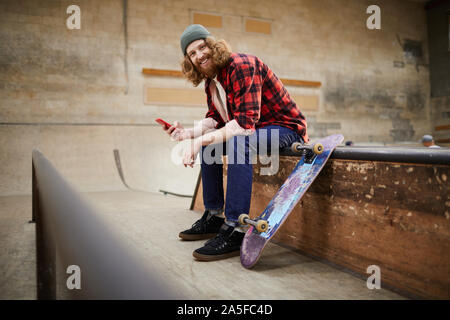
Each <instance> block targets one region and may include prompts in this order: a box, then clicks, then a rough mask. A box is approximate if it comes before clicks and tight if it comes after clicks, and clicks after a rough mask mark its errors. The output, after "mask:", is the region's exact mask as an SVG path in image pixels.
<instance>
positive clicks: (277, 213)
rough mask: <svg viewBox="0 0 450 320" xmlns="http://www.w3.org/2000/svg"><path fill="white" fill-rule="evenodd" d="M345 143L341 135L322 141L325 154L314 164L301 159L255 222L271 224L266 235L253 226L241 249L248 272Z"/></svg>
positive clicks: (242, 262) (242, 258)
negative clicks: (336, 150) (332, 155)
mask: <svg viewBox="0 0 450 320" xmlns="http://www.w3.org/2000/svg"><path fill="white" fill-rule="evenodd" d="M343 141H344V136H343V135H341V134H334V135H331V136H328V137H325V138H323V139H320V140H318V141H316V142H315V143H316V144H319V143H320V144H322V145H323V149H324V150H323V152H322V153H321V154H318V155H316V156H315V158H313V160H312V162H311V161H310V159H308V157H306V156H303V157H302V158H301V159H300V161H299V162H298V163H297V165H296V166H295V168H294V170H293V171H292V173H291V174H290V175H289V177H288V178H287V179H286V181H285V182H284V184H283V185H282V186H281V188H280V189H279V190H278V191H277V193H276V194H275V196H274V197H273V198H272V200H271V201H270V203H269V205H268V206H267V207H266V209H264V211H263V213H262V214H261V215H260V216H259V217H258V218H256V219H254V220H266V221H267V222H268V228H267V231H265V232H261V233H260V232H258V231H257V230H256V228H255V226H253V225H250V227H249V229H248V230H247V232H246V234H245V237H244V240H243V241H242V245H241V264H242V265H243V266H244V267H245V268H252V267H253V266H254V265H255V264H256V263H257V262H258V260H259V258H260V257H261V253H262V251H263V249H264V247H265V246H266V244H267V243H268V242H269V241H270V239H271V238H272V237H273V236H274V235H275V234H276V232H277V231H278V229H279V228H280V227H281V225H282V224H283V223H284V222H285V221H286V219H287V218H288V217H289V214H290V213H291V212H292V210H293V209H294V207H295V205H296V204H297V203H298V202H299V201H300V199H301V198H302V197H303V195H304V194H305V192H306V191H307V190H308V188H309V187H310V186H311V184H312V183H313V182H314V180H315V179H316V177H317V176H318V175H319V173H320V171H321V170H322V169H323V167H324V166H325V164H326V163H327V161H328V158H329V157H330V155H331V153H332V152H333V150H334V149H335V148H336V146H338V145H339V144H341V143H342V142H343ZM309 162H311V163H309Z"/></svg>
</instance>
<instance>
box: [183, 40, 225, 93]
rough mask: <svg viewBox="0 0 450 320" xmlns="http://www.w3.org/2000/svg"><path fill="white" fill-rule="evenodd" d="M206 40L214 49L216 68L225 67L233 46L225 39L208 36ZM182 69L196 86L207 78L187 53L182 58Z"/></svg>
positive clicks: (213, 57) (212, 49)
mask: <svg viewBox="0 0 450 320" xmlns="http://www.w3.org/2000/svg"><path fill="white" fill-rule="evenodd" d="M205 42H206V45H207V46H208V47H209V48H210V49H211V51H212V55H211V58H212V61H213V62H214V64H215V65H216V68H217V69H221V68H223V67H225V66H226V65H227V63H228V61H229V60H230V57H231V47H230V46H229V45H228V43H226V41H225V40H216V39H214V38H213V37H207V38H206V39H205ZM181 71H182V73H183V75H184V76H185V77H186V78H187V79H188V80H189V81H190V82H192V83H193V84H194V87H197V86H198V85H199V84H200V83H201V82H202V81H203V80H204V79H206V76H205V75H204V74H203V73H201V72H200V71H198V70H197V69H196V68H195V66H194V65H193V64H192V62H191V59H190V58H189V57H188V55H187V54H185V55H184V57H183V59H182V60H181Z"/></svg>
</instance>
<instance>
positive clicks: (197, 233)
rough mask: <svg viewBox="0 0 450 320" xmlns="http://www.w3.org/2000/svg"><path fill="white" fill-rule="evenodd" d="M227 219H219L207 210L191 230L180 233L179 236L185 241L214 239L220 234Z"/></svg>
mask: <svg viewBox="0 0 450 320" xmlns="http://www.w3.org/2000/svg"><path fill="white" fill-rule="evenodd" d="M224 222H225V218H219V217H217V216H215V215H211V214H209V211H208V210H206V211H205V213H204V214H203V216H202V217H201V218H200V219H199V220H197V221H196V222H195V223H194V224H193V225H192V227H191V228H190V229H188V230H184V231H182V232H180V234H179V235H178V236H179V237H180V238H181V239H183V240H202V239H209V238H212V237H214V236H215V235H216V234H217V233H218V232H219V229H220V227H221V226H222V224H223V223H224Z"/></svg>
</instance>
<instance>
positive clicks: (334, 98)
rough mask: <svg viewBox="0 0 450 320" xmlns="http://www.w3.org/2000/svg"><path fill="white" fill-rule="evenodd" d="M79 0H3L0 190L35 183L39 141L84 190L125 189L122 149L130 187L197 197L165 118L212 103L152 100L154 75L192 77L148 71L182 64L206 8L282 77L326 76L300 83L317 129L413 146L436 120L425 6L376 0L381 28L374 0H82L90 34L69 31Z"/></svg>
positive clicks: (199, 112) (158, 80) (157, 81)
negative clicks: (148, 91)
mask: <svg viewBox="0 0 450 320" xmlns="http://www.w3.org/2000/svg"><path fill="white" fill-rule="evenodd" d="M71 4H74V2H73V1H50V0H47V1H32V0H24V1H11V0H7V1H1V2H0V137H1V138H0V139H1V145H0V148H1V149H0V151H1V155H0V157H1V160H2V163H3V165H2V166H0V177H1V179H0V181H1V182H0V194H17V193H29V192H30V191H31V170H30V166H31V164H30V162H31V149H32V148H33V147H38V148H41V151H43V152H44V154H46V155H47V156H48V157H49V159H50V160H54V161H55V162H57V163H55V165H56V166H57V168H58V163H60V164H61V166H62V167H63V168H62V170H61V172H62V174H65V175H68V176H69V177H72V178H73V179H74V181H75V183H76V184H78V185H80V187H81V188H82V189H87V190H90V191H92V190H110V189H111V190H115V189H117V188H123V186H122V185H121V183H120V181H119V180H118V176H117V175H116V172H115V167H114V163H113V162H112V161H113V158H112V150H113V149H114V148H118V149H121V154H122V157H123V159H122V161H123V162H124V167H128V171H127V172H125V176H126V178H127V180H129V181H128V182H129V184H130V185H132V186H133V184H134V187H136V188H144V189H146V190H152V191H157V190H158V189H160V188H165V189H169V190H172V191H175V192H180V193H191V194H192V193H193V189H194V187H195V181H196V177H197V174H198V167H197V168H196V169H194V170H192V169H190V168H189V169H185V168H184V167H182V166H180V165H176V164H174V163H172V162H171V160H170V156H171V148H172V147H173V146H174V145H175V144H174V143H172V142H170V141H169V140H168V139H167V138H166V137H165V136H164V135H163V134H162V133H161V132H160V131H159V128H157V127H156V126H154V125H153V123H154V119H155V118H157V117H161V118H164V119H166V120H168V121H174V120H181V121H182V123H183V124H185V125H187V126H189V125H191V124H193V122H194V120H198V119H201V118H202V117H203V116H204V114H205V107H182V106H181V107H180V106H161V105H145V104H144V97H143V93H144V86H145V85H149V86H158V87H167V88H180V89H181V88H191V85H190V84H189V83H187V82H186V81H185V80H183V79H176V78H167V77H150V76H145V75H143V74H142V68H144V67H147V68H158V69H171V70H179V62H180V60H181V52H180V48H179V36H180V35H181V33H182V31H183V30H184V28H185V27H186V26H187V25H189V24H190V23H191V22H192V21H191V19H192V12H194V11H200V12H209V13H215V14H219V15H221V16H222V17H223V21H224V24H223V27H222V28H220V29H217V28H210V31H211V32H212V33H213V34H214V35H216V37H217V38H224V39H226V40H227V41H228V42H229V43H230V44H231V46H232V48H233V49H234V50H235V51H240V52H246V53H252V54H255V55H258V56H259V57H261V58H262V59H263V60H264V61H265V62H266V63H267V64H268V65H269V66H270V67H271V68H272V69H273V70H274V71H275V73H276V74H277V75H278V76H279V77H280V78H290V79H301V80H312V81H320V82H322V87H321V88H319V89H308V88H299V87H288V90H289V91H290V92H291V93H293V94H306V95H318V96H319V108H318V109H317V110H316V111H308V112H305V115H306V117H307V120H308V123H309V133H310V135H311V137H312V138H316V137H321V136H324V135H327V134H332V133H335V132H342V133H343V134H344V135H345V136H346V138H347V140H353V141H355V142H356V143H358V144H363V143H377V144H391V143H404V142H409V143H411V142H417V140H418V139H419V138H420V136H421V135H423V134H424V133H428V132H430V130H431V119H430V114H431V112H430V102H429V96H430V87H429V71H428V67H427V65H428V44H427V28H426V12H425V10H424V9H423V3H420V2H419V3H417V2H412V1H407V0H396V1H388V0H380V1H377V4H378V5H379V6H380V8H381V30H369V29H367V27H366V19H367V18H368V16H369V14H367V13H366V8H367V7H368V6H369V5H371V4H372V2H370V1H360V0H347V1H344V0H341V1H336V0H320V1H317V0H302V1H293V0H280V1H276V2H275V1H259V0H258V1H256V0H251V1H238V0H231V1H225V2H224V1H209V0H196V1H193V0H191V1H176V0H173V1H162V0H161V1H157V0H149V1H130V0H128V1H119V0H96V1H87V0H85V1H76V3H75V4H77V5H78V6H79V7H80V8H81V29H80V30H69V29H68V28H67V27H66V19H67V18H68V17H69V15H68V14H67V13H66V9H67V7H68V6H69V5H71ZM124 13H126V14H124ZM243 17H253V18H261V19H264V20H266V21H270V22H271V24H272V34H271V35H264V34H256V33H246V32H244V31H243V26H242V24H243ZM411 45H412V47H411ZM411 48H412V49H411ZM414 48H415V49H417V48H420V50H421V51H420V52H421V54H420V55H414V54H413V53H414V52H417V51H414ZM411 50H412V51H411ZM201 86H202V85H201ZM198 90H201V89H198ZM300 108H301V105H300ZM122 150H123V151H122ZM69 158H70V159H71V160H70V161H69V160H67V159H69ZM66 164H67V165H66ZM99 168H102V170H104V172H103V171H99V170H100V169H99ZM69 179H70V178H69ZM130 180H131V181H132V182H130Z"/></svg>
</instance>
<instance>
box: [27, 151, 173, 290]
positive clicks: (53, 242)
mask: <svg viewBox="0 0 450 320" xmlns="http://www.w3.org/2000/svg"><path fill="white" fill-rule="evenodd" d="M32 159H33V162H32V167H33V169H32V171H33V196H32V198H33V217H32V221H34V222H36V271H37V298H38V299H57V298H61V297H62V298H68V299H173V298H174V294H173V293H172V292H170V290H169V289H167V287H166V286H165V285H163V283H162V282H161V280H160V279H159V278H158V275H157V273H156V272H152V270H154V268H152V267H151V266H148V265H143V263H142V262H141V261H140V259H139V257H138V256H137V255H136V254H135V253H134V252H133V250H132V249H131V248H128V247H126V246H125V245H124V242H123V241H121V239H120V238H119V237H118V235H117V234H115V233H114V232H113V230H112V229H111V228H110V227H109V226H108V224H107V223H106V222H105V221H103V220H102V219H101V217H100V216H99V214H98V213H97V212H96V211H95V210H94V209H93V208H92V207H91V206H90V205H89V204H88V203H87V201H86V200H84V199H83V198H82V197H81V195H80V194H79V193H78V192H76V191H75V190H74V189H73V188H72V187H71V186H70V185H69V184H68V183H67V182H66V181H65V180H64V178H63V177H62V176H61V175H60V174H59V173H58V172H57V170H56V169H55V168H54V167H53V165H52V164H51V163H50V161H49V160H48V159H47V158H45V156H44V155H43V154H42V153H41V152H39V151H38V150H33V155H32ZM71 265H75V266H78V267H79V269H80V271H81V273H80V278H81V288H80V289H77V288H75V289H69V288H68V286H67V285H66V282H67V280H68V278H69V277H70V274H67V273H66V270H67V268H68V267H69V266H71ZM59 268H61V269H59Z"/></svg>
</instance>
